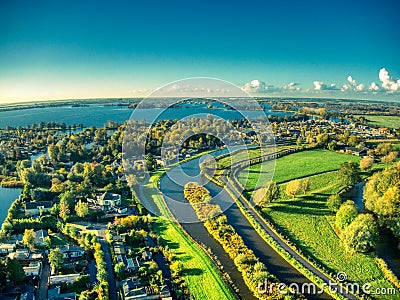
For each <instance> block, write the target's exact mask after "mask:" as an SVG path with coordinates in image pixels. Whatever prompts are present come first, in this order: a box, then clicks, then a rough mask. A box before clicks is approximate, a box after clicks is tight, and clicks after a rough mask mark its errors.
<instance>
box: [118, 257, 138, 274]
mask: <svg viewBox="0 0 400 300" xmlns="http://www.w3.org/2000/svg"><path fill="white" fill-rule="evenodd" d="M116 260H117V262H118V263H123V264H124V266H125V270H126V271H128V272H132V271H137V270H139V268H140V262H139V258H138V257H135V258H127V257H126V255H117V257H116Z"/></svg>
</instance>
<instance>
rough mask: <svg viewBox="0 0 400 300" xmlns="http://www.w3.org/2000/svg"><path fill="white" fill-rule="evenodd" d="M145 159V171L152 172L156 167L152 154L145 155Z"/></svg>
mask: <svg viewBox="0 0 400 300" xmlns="http://www.w3.org/2000/svg"><path fill="white" fill-rule="evenodd" d="M145 159H146V166H147V170H149V171H153V170H154V169H155V167H156V165H157V162H156V159H155V158H154V156H153V154H151V153H147V154H146V157H145Z"/></svg>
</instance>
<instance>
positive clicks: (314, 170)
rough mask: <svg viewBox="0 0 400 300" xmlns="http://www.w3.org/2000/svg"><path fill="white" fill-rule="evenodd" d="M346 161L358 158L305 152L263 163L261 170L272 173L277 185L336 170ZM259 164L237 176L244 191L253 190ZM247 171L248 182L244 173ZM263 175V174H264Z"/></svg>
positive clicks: (331, 152)
mask: <svg viewBox="0 0 400 300" xmlns="http://www.w3.org/2000/svg"><path fill="white" fill-rule="evenodd" d="M347 161H353V162H357V163H358V162H359V161H360V158H359V157H358V156H355V155H349V154H341V153H338V152H334V151H329V150H324V149H314V150H307V151H302V152H298V153H293V154H290V155H286V156H283V157H281V158H278V159H277V160H276V161H275V162H274V161H267V162H264V163H263V166H262V168H263V170H267V171H268V172H273V171H274V164H275V173H274V176H273V181H275V182H277V183H282V182H286V181H289V180H292V179H295V178H301V177H306V176H310V175H314V174H319V173H322V172H328V171H333V170H337V169H339V168H340V165H341V164H343V163H344V162H347ZM260 168H261V164H256V165H253V166H250V167H249V168H247V170H243V171H242V172H241V173H240V174H239V181H240V182H241V183H242V184H243V185H244V186H245V188H246V190H253V189H254V187H255V186H256V184H257V180H258V178H259V176H263V175H268V174H259V172H260ZM247 171H248V176H247V177H248V180H247V181H246V173H247ZM264 173H265V172H264Z"/></svg>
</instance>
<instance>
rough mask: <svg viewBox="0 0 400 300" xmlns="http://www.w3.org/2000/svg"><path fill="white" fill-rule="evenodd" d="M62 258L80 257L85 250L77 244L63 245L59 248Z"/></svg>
mask: <svg viewBox="0 0 400 300" xmlns="http://www.w3.org/2000/svg"><path fill="white" fill-rule="evenodd" d="M59 249H60V251H61V252H62V254H63V256H64V258H76V257H82V256H83V255H84V254H85V250H84V249H83V248H81V247H79V246H74V245H65V246H62V247H60V248H59Z"/></svg>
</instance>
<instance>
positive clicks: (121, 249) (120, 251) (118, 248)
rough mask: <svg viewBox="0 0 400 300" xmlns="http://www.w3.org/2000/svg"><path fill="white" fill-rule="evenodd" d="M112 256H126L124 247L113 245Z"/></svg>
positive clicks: (117, 244) (120, 244)
mask: <svg viewBox="0 0 400 300" xmlns="http://www.w3.org/2000/svg"><path fill="white" fill-rule="evenodd" d="M113 248H114V254H115V255H124V254H126V251H125V245H124V244H123V243H114V246H113Z"/></svg>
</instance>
